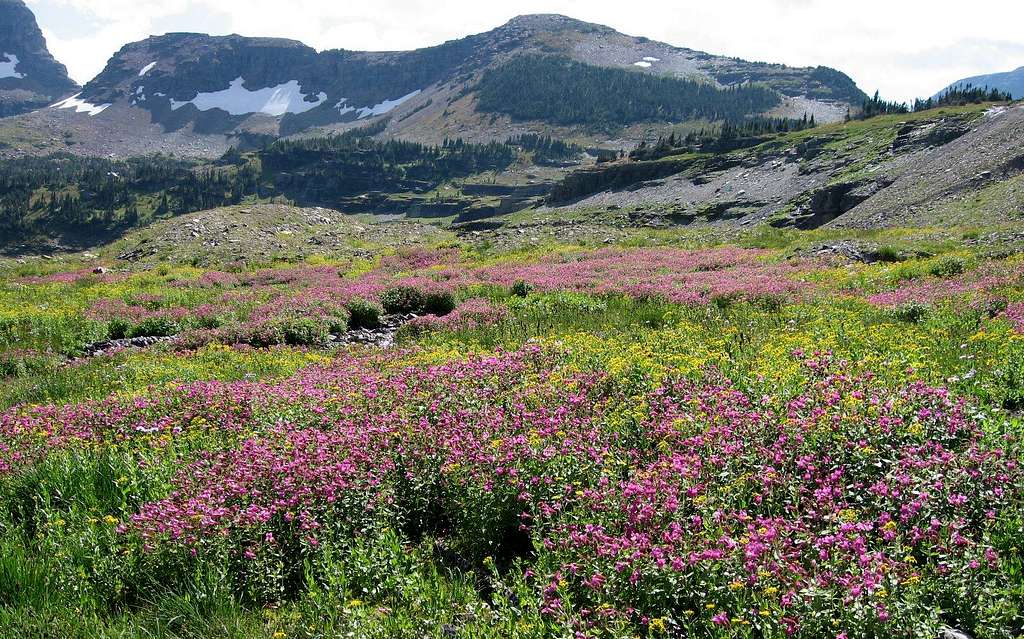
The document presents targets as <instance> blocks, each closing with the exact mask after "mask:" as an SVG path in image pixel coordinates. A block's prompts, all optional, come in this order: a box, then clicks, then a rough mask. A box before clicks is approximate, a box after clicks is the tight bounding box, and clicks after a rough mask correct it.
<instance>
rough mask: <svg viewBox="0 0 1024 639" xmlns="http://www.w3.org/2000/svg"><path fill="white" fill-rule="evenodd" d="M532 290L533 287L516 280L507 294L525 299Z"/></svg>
mask: <svg viewBox="0 0 1024 639" xmlns="http://www.w3.org/2000/svg"><path fill="white" fill-rule="evenodd" d="M532 290H533V287H532V286H530V285H529V284H527V283H526V280H517V281H516V283H515V284H513V285H512V288H511V289H510V290H509V292H510V293H512V295H514V296H516V297H526V296H527V295H529V294H530V291H532Z"/></svg>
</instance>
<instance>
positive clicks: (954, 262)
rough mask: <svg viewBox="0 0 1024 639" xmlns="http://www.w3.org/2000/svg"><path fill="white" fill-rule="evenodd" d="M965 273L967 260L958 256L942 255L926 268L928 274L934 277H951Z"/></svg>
mask: <svg viewBox="0 0 1024 639" xmlns="http://www.w3.org/2000/svg"><path fill="white" fill-rule="evenodd" d="M966 271H967V260H965V259H964V258H962V257H960V256H959V255H944V256H942V257H940V258H938V259H937V260H935V261H934V262H932V263H931V264H930V265H929V266H928V273H930V274H931V275H934V276H935V277H953V276H955V275H961V274H963V273H964V272H966Z"/></svg>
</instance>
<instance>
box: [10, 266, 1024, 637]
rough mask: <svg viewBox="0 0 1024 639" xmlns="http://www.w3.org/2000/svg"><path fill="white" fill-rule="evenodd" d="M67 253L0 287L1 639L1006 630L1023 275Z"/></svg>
mask: <svg viewBox="0 0 1024 639" xmlns="http://www.w3.org/2000/svg"><path fill="white" fill-rule="evenodd" d="M61 268H62V269H63V270H54V269H41V268H31V269H30V268H25V267H17V268H15V267H12V268H8V269H7V270H6V271H5V272H4V273H3V276H2V277H3V280H2V284H0V381H2V385H0V636H4V637H7V636H10V637H55V638H56V637H61V638H63V637H83V638H85V637H195V638H199V637H225V638H226V637H237V638H250V637H266V638H268V639H270V638H273V639H285V638H291V637H302V638H309V639H313V638H328V637H380V638H391V637H410V638H413V637H416V638H419V637H439V638H467V639H469V638H486V637H494V638H498V637H526V638H538V639H539V638H543V637H554V638H572V639H576V638H583V637H595V638H596V637H606V638H620V637H621V638H630V637H780V638H781V637H806V638H828V639H832V638H835V639H856V638H870V637H940V636H942V634H943V632H945V631H947V630H952V629H955V630H957V631H959V632H963V633H967V634H968V635H969V636H971V637H978V638H992V639H994V638H1004V637H1005V638H1009V637H1015V636H1020V633H1021V632H1022V624H1024V555H1022V553H1021V549H1020V545H1021V544H1022V543H1024V541H1022V540H1024V469H1022V467H1021V463H1022V461H1024V445H1022V441H1021V436H1022V434H1024V427H1022V422H1021V412H1020V411H1021V410H1022V409H1024V259H1021V258H1019V257H1016V256H1013V255H1010V256H1008V257H1007V256H1005V255H995V254H983V253H980V252H977V251H967V250H951V251H945V252H940V253H937V254H934V255H927V256H919V257H913V256H910V257H905V256H893V257H892V259H891V260H889V261H883V262H878V263H875V264H862V263H845V262H841V261H835V260H833V261H828V260H825V259H822V258H813V257H799V256H794V255H792V254H787V253H786V252H784V251H783V250H780V249H772V248H743V247H740V246H719V247H710V248H692V249H685V248H678V247H664V246H662V247H654V246H648V247H605V248H599V249H580V248H567V247H556V246H553V247H546V248H537V249H532V250H529V251H523V252H518V253H505V254H495V255H491V254H483V253H480V252H474V251H471V250H468V249H458V248H434V249H429V250H428V249H415V250H413V249H410V250H404V251H398V252H395V253H393V254H389V255H386V256H384V257H381V258H379V259H378V260H374V261H358V260H357V261H350V260H340V261H331V260H328V259H322V258H321V259H316V260H312V261H307V262H301V263H292V264H277V265H268V266H266V267H265V268H244V267H241V266H237V265H236V266H225V267H224V268H223V269H222V270H202V269H198V268H192V267H184V266H170V265H168V266H164V267H161V268H159V269H155V270H150V271H145V272H132V271H130V270H120V269H119V268H118V267H116V266H115V267H113V268H111V269H110V270H109V271H105V272H102V273H93V271H92V269H91V268H87V267H82V268H78V267H68V268H63V267H61ZM386 317H403V318H404V319H403V320H402V325H401V328H399V329H398V330H397V333H396V334H395V335H394V342H393V344H392V343H389V344H388V345H387V347H379V346H359V345H350V344H347V343H344V342H343V341H341V340H340V339H339V336H344V335H345V334H347V333H348V332H350V331H354V330H371V331H372V330H379V326H381V324H382V321H383V318H386ZM139 337H155V338H161V339H160V341H159V342H158V343H156V344H154V345H147V346H148V347H147V348H136V347H133V346H131V345H130V344H129V341H130V340H131V339H132V338H139ZM108 340H121V341H119V342H117V341H115V342H113V344H114V346H113V347H112V348H108V349H106V350H104V351H103V352H102V353H101V354H99V355H93V352H94V351H92V350H90V347H91V345H94V344H96V343H100V342H106V341H108Z"/></svg>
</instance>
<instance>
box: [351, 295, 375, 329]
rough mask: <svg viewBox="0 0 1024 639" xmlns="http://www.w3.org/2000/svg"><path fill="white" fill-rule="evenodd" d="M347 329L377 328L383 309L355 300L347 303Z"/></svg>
mask: <svg viewBox="0 0 1024 639" xmlns="http://www.w3.org/2000/svg"><path fill="white" fill-rule="evenodd" d="M348 313H349V320H348V326H349V328H377V327H379V326H380V316H381V314H383V313H384V309H383V308H381V306H380V304H375V303H373V302H368V301H366V300H364V299H361V298H356V299H354V300H352V301H350V302H349V303H348Z"/></svg>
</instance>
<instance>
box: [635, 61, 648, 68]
mask: <svg viewBox="0 0 1024 639" xmlns="http://www.w3.org/2000/svg"><path fill="white" fill-rule="evenodd" d="M633 66H634V67H642V68H644V69H650V68H651V63H650V62H645V61H641V62H634V63H633Z"/></svg>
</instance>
